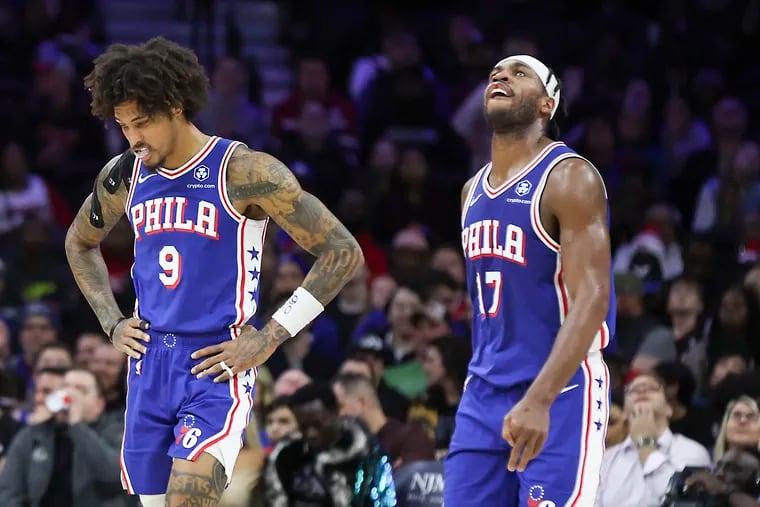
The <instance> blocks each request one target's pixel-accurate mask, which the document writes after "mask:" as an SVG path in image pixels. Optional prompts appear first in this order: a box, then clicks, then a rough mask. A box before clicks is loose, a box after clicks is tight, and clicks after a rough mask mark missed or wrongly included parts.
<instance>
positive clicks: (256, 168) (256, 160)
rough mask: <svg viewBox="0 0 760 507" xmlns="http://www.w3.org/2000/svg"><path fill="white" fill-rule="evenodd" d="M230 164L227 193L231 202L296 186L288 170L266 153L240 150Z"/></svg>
mask: <svg viewBox="0 0 760 507" xmlns="http://www.w3.org/2000/svg"><path fill="white" fill-rule="evenodd" d="M229 164H230V165H229V170H228V172H227V191H228V193H229V196H230V198H231V199H233V200H248V199H256V198H261V197H266V196H268V195H270V194H273V193H274V192H278V191H281V190H291V191H292V190H295V188H297V186H298V184H297V182H295V177H294V176H293V174H292V173H291V172H290V170H289V169H288V168H287V166H286V165H285V164H283V163H282V162H280V161H279V160H277V159H276V158H274V157H272V156H270V155H267V154H266V153H262V152H256V151H253V150H250V149H245V148H242V147H240V148H238V149H236V150H235V153H233V155H232V158H231V159H230V163H229Z"/></svg>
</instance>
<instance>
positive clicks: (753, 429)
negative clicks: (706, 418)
mask: <svg viewBox="0 0 760 507" xmlns="http://www.w3.org/2000/svg"><path fill="white" fill-rule="evenodd" d="M758 445H760V407H758V404H757V400H755V399H753V398H750V397H749V396H740V397H738V398H736V399H734V400H731V401H730V402H729V404H728V406H727V407H726V412H725V414H723V421H722V422H721V424H720V430H719V432H718V436H717V438H716V439H715V448H714V449H713V460H715V462H716V463H717V462H718V461H720V460H721V458H723V455H724V454H725V453H726V452H727V451H729V450H731V449H736V448H751V449H757V448H758Z"/></svg>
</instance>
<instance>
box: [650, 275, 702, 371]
mask: <svg viewBox="0 0 760 507" xmlns="http://www.w3.org/2000/svg"><path fill="white" fill-rule="evenodd" d="M666 305H667V307H666V311H667V314H668V316H669V317H670V324H671V328H670V331H671V332H670V334H666V333H654V334H652V335H651V336H649V337H648V338H647V339H646V340H645V342H644V343H643V344H642V345H641V347H640V348H639V354H644V353H646V355H648V356H650V357H652V358H655V359H658V360H661V361H669V360H671V359H673V358H679V359H680V360H682V361H684V363H686V364H687V365H688V366H689V367H690V368H691V371H692V375H694V377H695V378H697V379H698V382H699V385H700V386H701V385H702V376H703V372H702V365H701V361H702V360H703V357H704V354H705V347H706V340H705V339H704V325H705V322H704V320H705V319H704V317H703V316H702V313H703V310H704V304H703V302H702V295H701V293H700V288H699V284H698V283H696V282H695V281H693V280H689V279H687V278H680V279H677V280H675V281H674V282H673V283H672V284H671V285H670V289H669V291H668V295H667V302H666Z"/></svg>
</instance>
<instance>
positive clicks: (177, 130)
mask: <svg viewBox="0 0 760 507" xmlns="http://www.w3.org/2000/svg"><path fill="white" fill-rule="evenodd" d="M207 83H208V80H207V78H206V76H205V75H204V72H203V69H202V67H201V66H200V65H199V63H198V59H197V57H196V55H195V54H194V53H193V52H192V51H190V50H188V49H185V48H182V47H180V46H178V45H177V44H174V43H172V42H169V41H167V40H165V39H162V38H156V39H152V40H150V41H149V42H147V43H145V44H143V45H139V46H125V45H113V46H111V47H109V48H108V50H107V51H106V52H105V53H104V54H102V55H101V56H99V57H98V58H97V59H96V60H95V67H94V69H93V70H92V72H91V73H90V74H89V75H88V76H87V77H86V78H85V84H86V86H87V87H88V88H89V89H90V91H91V93H92V111H93V114H94V115H96V116H97V117H99V118H102V119H105V120H115V122H116V124H117V125H118V126H119V128H121V130H122V132H123V134H124V136H125V137H126V139H127V141H128V142H129V150H127V151H126V152H125V153H123V154H122V155H120V156H116V157H114V158H113V159H112V160H111V161H110V162H109V163H108V164H106V166H105V167H104V168H103V170H102V171H101V173H100V175H99V176H98V177H97V180H96V182H95V186H94V188H93V192H92V194H91V195H90V196H89V197H87V199H86V200H85V202H84V204H83V206H82V208H81V209H80V210H79V213H78V214H77V217H76V219H75V221H74V223H73V224H72V225H71V228H70V229H69V231H68V235H67V237H66V253H67V255H68V259H69V263H70V265H71V269H72V271H73V273H74V276H75V277H76V280H77V283H78V284H79V287H80V289H81V290H82V292H83V293H84V295H85V297H86V298H87V301H88V302H89V303H90V305H91V306H92V308H93V310H94V312H95V314H96V315H97V317H98V319H99V320H100V324H101V326H102V327H103V330H104V331H105V332H106V333H108V335H109V336H110V338H111V341H112V342H113V344H114V346H115V347H116V348H117V349H119V350H121V351H123V352H125V353H126V354H127V355H128V356H129V357H128V359H127V364H128V370H129V372H128V393H127V403H126V415H125V423H126V425H125V435H124V441H123V446H122V453H121V465H122V483H123V485H124V488H125V489H126V490H127V492H129V493H130V494H138V495H140V499H141V501H142V504H143V505H144V506H145V507H154V506H162V507H163V506H164V505H168V506H178V505H187V506H192V505H197V506H214V505H217V504H218V502H219V499H220V497H221V495H222V492H223V490H224V487H225V485H226V483H227V482H228V481H229V477H230V475H231V474H232V470H233V468H234V465H235V460H236V459H237V455H238V451H239V450H240V446H241V443H242V432H243V429H244V428H245V426H246V425H247V423H248V419H249V417H250V412H251V408H252V404H253V386H254V382H255V379H256V369H255V367H256V366H257V365H260V364H262V363H263V362H264V361H266V359H267V358H268V357H269V356H270V355H271V354H272V353H273V352H274V350H275V349H276V348H277V347H278V346H279V345H280V344H282V343H283V342H284V341H286V340H287V339H288V338H289V337H291V336H294V335H295V334H297V333H298V332H299V331H300V330H301V329H302V328H303V327H305V326H306V325H307V324H308V323H309V322H310V321H311V320H313V319H314V318H315V317H316V316H317V315H318V314H319V313H320V312H322V310H323V308H324V305H326V304H327V303H328V302H329V301H330V300H331V299H332V298H333V297H334V296H335V295H336V294H337V293H338V291H339V290H340V288H341V287H342V286H343V285H344V284H345V283H346V282H347V281H348V280H349V279H351V277H352V276H353V273H354V272H355V271H356V270H357V268H359V266H360V265H361V264H362V262H363V257H362V253H361V250H360V249H359V246H358V244H357V243H356V241H355V240H354V238H353V237H352V236H351V235H350V234H349V232H348V231H347V230H346V228H345V227H343V225H341V224H340V223H339V222H338V220H337V219H336V218H335V216H333V214H332V213H330V212H329V211H328V210H327V209H326V208H325V206H324V205H323V204H322V203H321V202H320V201H318V200H317V199H316V198H315V197H314V196H312V195H309V194H308V193H306V192H304V191H303V190H302V189H301V187H300V186H299V184H298V182H297V181H296V179H295V177H294V176H293V174H292V173H291V172H290V171H289V170H288V168H287V167H285V166H284V165H283V164H282V163H281V162H280V161H278V160H276V159H275V158H273V157H271V156H269V155H267V154H265V153H260V152H255V151H253V150H250V149H248V148H247V147H246V146H244V145H242V144H240V143H239V142H236V141H231V140H228V139H221V138H219V137H216V136H210V135H207V134H205V133H203V132H201V131H200V130H198V129H197V128H196V127H195V125H193V123H192V119H193V117H194V116H195V115H196V114H197V113H198V112H199V111H200V110H201V109H202V108H203V107H204V106H205V104H206V99H207V94H208V85H207ZM125 213H126V215H127V218H128V219H129V222H130V223H131V225H132V229H133V231H134V235H135V261H134V265H133V268H132V276H133V279H134V285H135V291H136V294H137V301H136V302H135V310H134V314H133V316H132V317H129V318H128V317H125V316H123V315H122V314H121V312H120V311H119V308H118V306H117V305H116V302H115V300H114V297H113V294H112V292H111V288H110V287H109V282H108V272H107V270H106V265H105V264H104V262H103V257H102V256H101V253H100V248H99V244H100V243H101V241H102V240H103V238H104V237H105V236H106V235H107V234H108V232H109V231H110V230H111V228H112V227H113V226H114V224H116V222H118V221H119V220H120V219H121V217H122V216H123V215H124V214H125ZM269 218H271V219H272V220H274V221H275V222H276V223H277V225H279V226H280V227H281V228H282V229H284V230H285V231H286V232H287V233H288V234H290V235H291V236H292V237H293V239H294V240H295V241H296V242H298V243H299V244H300V245H301V246H302V247H303V248H304V249H306V250H308V251H309V252H311V253H313V254H314V255H315V256H316V258H317V259H316V262H315V263H314V265H313V267H312V269H311V271H310V272H309V273H308V275H307V276H306V279H305V280H304V282H303V285H302V286H301V287H299V288H298V289H296V290H295V292H294V293H293V295H292V296H291V297H290V298H289V300H288V301H287V302H286V303H285V304H284V305H283V307H282V308H280V309H279V310H278V311H276V312H275V314H274V316H273V318H272V320H271V321H270V322H268V323H267V324H266V325H265V326H264V327H263V328H262V329H260V330H256V329H253V328H252V327H250V326H246V322H248V320H249V319H250V318H251V317H252V316H253V315H254V313H255V312H256V308H257V305H258V293H259V287H260V284H259V275H260V273H259V272H260V269H261V255H262V248H263V244H262V243H263V240H264V236H265V231H266V226H267V221H268V220H269Z"/></svg>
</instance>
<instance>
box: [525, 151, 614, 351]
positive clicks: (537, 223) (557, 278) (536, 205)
mask: <svg viewBox="0 0 760 507" xmlns="http://www.w3.org/2000/svg"><path fill="white" fill-rule="evenodd" d="M568 158H581V159H583V160H586V159H585V158H583V157H580V156H578V155H577V154H575V153H568V154H566V155H562V156H559V157H557V159H556V160H555V161H554V162H553V163H552V165H551V166H549V167H548V168H547V169H546V171H545V172H544V174H543V176H542V177H541V180H540V181H539V183H538V187H537V188H536V190H535V192H534V193H533V199H532V200H531V203H530V223H531V226H532V228H533V233H534V234H535V235H536V237H538V239H539V240H540V241H541V243H543V244H544V246H546V248H548V249H549V250H551V251H552V252H555V253H556V254H557V272H556V273H555V275H554V288H555V290H556V292H557V300H558V301H559V302H560V323H562V322H564V320H565V316H566V315H567V312H568V311H569V303H570V293H569V292H568V290H567V286H566V285H565V283H564V280H563V277H562V253H561V251H560V250H561V248H560V244H559V243H558V242H557V241H555V240H554V238H552V237H551V235H550V234H549V233H548V232H547V230H546V229H545V228H544V224H543V223H542V222H541V213H540V204H541V196H542V195H543V193H544V190H545V189H546V182H547V180H548V179H549V174H551V171H552V169H553V168H555V167H557V164H558V163H559V162H561V161H563V160H566V159H568ZM586 162H588V160H586ZM588 163H589V164H591V162H588ZM591 167H594V166H593V164H591ZM594 170H596V168H594ZM597 174H599V172H598V171H597ZM599 178H600V179H601V178H602V176H601V175H599ZM602 185H604V181H602ZM606 193H607V190H606V189H605V195H606ZM609 343H610V328H609V327H608V326H607V322H606V321H605V322H602V327H601V328H599V332H598V333H597V335H596V337H594V341H593V343H592V344H591V348H590V349H589V351H590V352H593V351H596V350H601V349H603V348H604V347H606V346H607V345H608V344H609Z"/></svg>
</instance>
